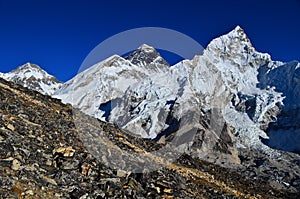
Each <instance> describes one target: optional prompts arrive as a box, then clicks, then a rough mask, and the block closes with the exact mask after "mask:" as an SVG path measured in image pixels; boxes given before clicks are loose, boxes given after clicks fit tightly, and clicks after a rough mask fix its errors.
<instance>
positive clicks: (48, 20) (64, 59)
mask: <svg viewBox="0 0 300 199" xmlns="http://www.w3.org/2000/svg"><path fill="white" fill-rule="evenodd" d="M236 25H240V26H241V27H242V28H243V29H244V30H245V31H246V33H247V35H248V36H249V37H250V40H251V41H252V43H253V45H254V46H255V48H256V49H257V50H258V51H261V52H268V53H270V54H271V56H272V58H273V60H281V61H291V60H300V53H299V52H300V50H299V46H300V0H287V1H279V0H265V1H261V0H252V1H242V0H241V1H220V0H219V1H217V0H210V1H197V0H183V1H176V0H175V1H174V0H173V1H169V0H165V1H156V0H151V1H150V0H146V1H142V0H139V1H136V0H133V1H130V0H127V1H115V0H110V1H96V0H89V1H84V0H60V1H58V0H52V1H48V0H26V1H23V0H18V1H17V0H0V27H1V29H0V71H1V72H8V71H10V70H12V69H14V68H15V67H17V66H19V65H22V64H24V63H26V62H28V61H30V62H32V63H36V64H39V65H40V66H41V67H42V68H44V69H45V70H46V71H48V72H49V73H50V74H52V75H55V76H56V77H57V78H58V79H59V80H61V81H66V80H68V79H70V78H71V77H73V76H74V75H76V73H77V71H78V69H79V67H80V65H81V63H82V62H83V60H84V58H85V57H86V56H87V55H88V53H89V52H90V51H91V50H92V49H93V48H94V47H96V46H97V45H98V44H99V43H100V42H102V41H104V40H105V39H107V38H109V37H110V36H113V35H115V34H117V33H120V32H122V31H125V30H129V29H132V28H139V27H149V26H152V27H164V28H169V29H174V30H176V31H179V32H182V33H184V34H186V35H188V36H190V37H192V38H193V39H195V40H197V41H198V42H199V43H200V44H201V45H202V46H204V47H205V46H206V45H207V44H208V43H209V42H210V41H211V40H212V39H213V38H215V37H218V36H220V35H222V34H224V33H227V32H228V31H230V30H231V29H233V28H234V27H235V26H236Z"/></svg>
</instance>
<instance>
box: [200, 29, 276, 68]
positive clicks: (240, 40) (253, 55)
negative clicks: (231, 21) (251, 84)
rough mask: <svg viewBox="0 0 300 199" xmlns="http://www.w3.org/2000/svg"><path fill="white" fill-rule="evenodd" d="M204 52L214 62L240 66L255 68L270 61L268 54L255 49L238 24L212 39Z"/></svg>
mask: <svg viewBox="0 0 300 199" xmlns="http://www.w3.org/2000/svg"><path fill="white" fill-rule="evenodd" d="M204 54H205V56H207V57H209V58H210V59H211V60H214V62H219V61H221V62H235V63H237V65H239V66H240V68H244V67H254V68H257V67H259V66H262V65H264V64H266V63H268V62H271V61H272V60H271V56H270V55H269V54H267V53H260V52H257V51H256V50H255V48H254V47H253V46H252V43H251V41H250V39H249V38H248V36H247V35H246V33H245V32H244V30H243V29H242V28H241V27H240V26H237V27H236V28H235V29H233V30H232V31H230V32H229V33H227V34H225V35H223V36H221V37H218V38H216V39H214V40H212V41H211V42H210V43H209V45H208V46H207V48H206V49H205V50H204Z"/></svg>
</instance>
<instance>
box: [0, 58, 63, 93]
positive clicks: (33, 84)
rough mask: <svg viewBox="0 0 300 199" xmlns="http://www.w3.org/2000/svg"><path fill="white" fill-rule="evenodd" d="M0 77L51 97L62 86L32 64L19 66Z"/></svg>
mask: <svg viewBox="0 0 300 199" xmlns="http://www.w3.org/2000/svg"><path fill="white" fill-rule="evenodd" d="M0 77H2V78H4V79H6V80H8V81H12V82H15V83H17V84H20V85H22V86H25V87H28V88H30V89H32V90H35V91H38V92H40V93H43V94H46V95H52V94H53V93H54V91H55V90H57V89H58V88H59V87H60V86H61V85H62V82H60V81H58V80H57V79H56V78H55V77H54V76H52V75H49V74H48V73H47V72H46V71H44V70H43V69H41V68H40V67H39V66H38V65H36V64H32V63H26V64H24V65H22V66H19V67H18V68H17V69H15V70H13V71H11V72H9V73H4V74H3V73H2V74H0Z"/></svg>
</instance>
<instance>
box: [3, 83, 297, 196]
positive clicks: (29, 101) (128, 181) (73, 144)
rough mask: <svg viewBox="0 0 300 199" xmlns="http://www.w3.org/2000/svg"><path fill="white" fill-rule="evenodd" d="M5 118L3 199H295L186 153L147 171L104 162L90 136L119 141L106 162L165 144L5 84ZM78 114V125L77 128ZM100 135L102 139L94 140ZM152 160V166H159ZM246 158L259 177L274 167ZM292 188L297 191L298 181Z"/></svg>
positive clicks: (111, 147) (284, 190) (284, 192)
mask: <svg viewBox="0 0 300 199" xmlns="http://www.w3.org/2000/svg"><path fill="white" fill-rule="evenodd" d="M0 115H1V117H0V147H1V150H0V184H1V186H0V198H296V197H297V194H296V193H290V192H288V191H287V190H286V189H282V188H281V187H280V186H279V187H278V188H277V189H276V188H272V187H270V186H269V185H268V184H267V183H266V182H267V181H268V179H263V178H260V180H254V179H250V178H249V177H247V176H245V175H244V174H243V173H244V172H245V171H242V170H229V169H226V168H222V167H219V166H216V165H213V164H211V163H207V162H205V161H203V160H199V159H195V158H192V157H190V156H188V155H182V156H180V158H179V159H178V160H177V161H176V162H173V163H170V164H168V165H166V166H165V167H162V168H160V169H158V170H155V171H152V172H148V173H130V172H127V171H123V170H119V169H112V168H110V167H109V166H107V165H108V164H107V162H106V161H107V160H105V158H101V157H99V156H95V153H93V154H91V153H90V151H89V150H87V148H89V147H87V146H86V145H84V144H83V143H87V142H86V140H85V141H84V142H82V141H83V140H84V139H85V138H89V139H90V142H98V143H101V144H105V143H113V144H112V145H110V148H106V149H107V150H110V151H100V152H99V153H101V154H102V155H106V156H108V154H109V152H113V151H116V150H117V149H122V151H127V152H135V153H145V152H146V151H155V150H158V149H159V148H161V147H162V144H158V143H155V142H153V141H151V140H149V139H141V138H137V137H132V136H130V135H128V134H126V133H123V132H122V131H121V130H120V129H117V128H116V127H114V126H112V125H109V124H106V123H103V122H100V121H99V120H97V119H95V118H91V117H89V116H87V115H85V114H83V113H81V112H79V111H76V110H75V109H73V108H72V107H71V106H70V105H63V104H62V103H61V102H60V100H57V99H53V98H50V97H48V96H44V95H42V94H40V93H38V92H35V91H31V90H28V89H26V88H23V87H21V86H19V85H16V84H14V83H11V82H7V81H5V80H3V79H0ZM74 115H76V118H77V119H78V118H79V119H80V120H81V122H80V123H78V122H76V124H75V123H74V119H73V118H74ZM97 131H100V133H101V134H98V136H99V135H102V137H100V136H99V137H97V134H96V135H95V132H97ZM82 132H84V134H83V133H82ZM93 133H94V134H93ZM84 135H90V136H84ZM105 139H106V140H105ZM224 139H225V140H226V139H227V138H226V137H224ZM104 141H105V142H104ZM247 153H248V152H247ZM247 153H245V154H247ZM129 158H130V157H129ZM151 158H153V163H154V162H155V161H158V159H157V158H156V157H154V156H153V157H151ZM241 159H242V161H244V162H246V163H248V164H249V168H251V169H252V170H246V171H247V172H248V173H251V172H252V173H254V174H253V175H258V174H255V172H257V170H255V167H261V166H265V167H266V166H267V165H268V164H269V163H268V162H270V160H268V159H264V158H263V157H260V159H259V160H257V161H255V165H253V164H252V162H251V160H249V159H247V158H246V156H241ZM250 159H251V158H250ZM132 162H134V160H133V159H126V161H124V164H132ZM112 164H113V162H112ZM298 164H299V163H298ZM135 166H136V165H135ZM261 168H264V167H261ZM265 171H266V168H265V170H264V172H265ZM287 172H289V171H287ZM249 175H250V174H249ZM251 175H252V174H251ZM270 175H271V174H270ZM279 175H280V173H279ZM289 175H295V174H293V173H291V174H289ZM266 177H267V176H266ZM287 178H288V177H287ZM293 183H295V184H296V185H298V186H299V184H300V182H299V177H298V181H297V179H294V181H293ZM273 187H276V186H273ZM294 191H295V190H294Z"/></svg>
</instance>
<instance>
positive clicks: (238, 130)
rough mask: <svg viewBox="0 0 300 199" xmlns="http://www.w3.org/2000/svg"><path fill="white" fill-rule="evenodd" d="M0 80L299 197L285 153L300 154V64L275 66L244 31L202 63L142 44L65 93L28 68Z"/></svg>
mask: <svg viewBox="0 0 300 199" xmlns="http://www.w3.org/2000/svg"><path fill="white" fill-rule="evenodd" d="M0 77H3V78H4V79H6V80H9V81H13V82H15V83H18V84H21V85H23V86H25V87H28V88H30V89H33V90H36V91H39V92H41V93H43V94H47V95H50V96H52V97H54V98H58V99H61V100H62V102H63V103H70V104H71V105H73V106H74V107H75V108H78V109H79V110H81V111H82V112H84V113H86V114H88V115H90V116H93V117H95V118H98V119H100V120H102V121H105V122H109V123H113V124H115V125H117V126H119V127H120V128H122V129H124V130H126V132H128V133H130V134H132V135H135V136H138V137H142V138H151V139H153V140H155V141H157V142H158V143H164V144H165V143H168V142H173V143H174V142H175V143H176V145H178V146H179V147H180V149H181V150H182V151H184V152H185V153H188V154H190V155H192V156H194V157H198V158H201V159H203V158H205V159H206V160H207V161H210V162H212V163H216V164H220V165H223V166H225V167H229V168H240V166H242V167H244V168H245V167H251V168H252V167H253V172H254V173H255V175H254V176H260V177H262V176H265V175H267V174H262V173H259V172H258V171H259V170H263V168H264V169H265V170H266V172H265V173H268V172H267V171H269V170H270V168H271V167H274V168H273V170H276V171H278V173H280V174H278V176H281V177H280V178H279V177H278V176H277V177H276V176H275V174H274V175H273V174H269V173H268V175H269V176H268V178H270V179H272V180H273V181H278V186H282V187H289V188H291V189H298V188H299V184H300V183H299V184H298V183H295V185H292V184H293V182H294V181H295V179H297V178H299V176H300V165H299V164H298V163H295V161H296V160H299V156H298V155H297V154H294V153H288V152H287V151H289V152H295V153H300V100H299V99H300V63H299V62H297V61H292V62H289V63H284V62H280V61H273V60H272V59H271V56H270V55H269V54H267V53H260V52H257V51H256V50H255V48H254V47H253V45H252V43H251V42H250V40H249V38H248V36H247V35H246V33H245V32H244V30H243V29H242V28H241V27H239V26H237V27H236V28H235V29H234V30H232V31H231V32H229V33H228V34H225V35H223V36H220V37H219V38H216V39H214V40H212V41H211V42H210V44H209V45H208V46H207V47H206V49H205V50H204V53H203V55H195V57H194V58H193V59H192V60H183V61H181V62H179V63H177V64H175V65H173V66H170V65H169V64H168V63H167V61H166V60H165V59H164V58H163V57H162V56H161V55H160V54H159V53H158V52H157V51H156V50H155V49H154V48H153V47H151V46H148V45H146V44H144V45H142V46H140V47H139V48H138V49H137V50H136V51H134V52H133V53H131V54H129V55H128V56H126V57H121V56H119V55H113V56H111V57H109V58H107V59H105V60H103V61H101V62H99V63H97V64H95V65H93V66H91V67H90V68H88V69H86V70H84V71H82V72H81V73H79V74H77V75H76V76H75V77H74V78H72V79H71V80H69V81H67V82H66V83H61V82H59V81H58V80H57V79H56V78H55V77H53V76H51V75H49V74H47V73H46V72H45V71H43V70H42V69H41V68H39V67H38V66H36V65H34V64H30V63H27V64H25V65H23V66H21V67H19V68H17V69H16V70H14V71H12V72H10V73H7V74H0ZM278 149H279V150H278ZM282 159H284V160H285V161H281V160H282ZM259 160H261V161H259ZM257 161H258V162H259V163H258V162H257ZM274 162H276V163H274ZM256 163H257V164H256ZM289 168H293V169H294V171H295V172H294V171H290V169H289ZM284 170H285V171H287V172H288V173H289V172H292V173H293V175H292V176H289V177H287V175H286V174H284ZM276 175H277V174H276ZM287 181H288V182H287ZM276 186H277V185H276ZM293 186H294V187H293ZM297 186H298V187H297ZM295 187H296V188H295Z"/></svg>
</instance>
